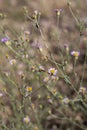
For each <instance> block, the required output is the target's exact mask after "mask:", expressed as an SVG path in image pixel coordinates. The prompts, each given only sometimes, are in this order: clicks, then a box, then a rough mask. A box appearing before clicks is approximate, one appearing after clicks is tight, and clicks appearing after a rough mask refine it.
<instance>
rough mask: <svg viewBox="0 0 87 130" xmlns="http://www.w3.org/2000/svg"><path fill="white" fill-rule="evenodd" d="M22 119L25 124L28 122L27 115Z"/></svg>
mask: <svg viewBox="0 0 87 130" xmlns="http://www.w3.org/2000/svg"><path fill="white" fill-rule="evenodd" d="M23 121H24V122H25V123H26V124H27V123H29V122H30V118H29V116H26V117H24V118H23Z"/></svg>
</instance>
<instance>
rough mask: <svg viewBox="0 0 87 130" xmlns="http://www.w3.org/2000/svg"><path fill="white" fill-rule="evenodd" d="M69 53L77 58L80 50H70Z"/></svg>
mask: <svg viewBox="0 0 87 130" xmlns="http://www.w3.org/2000/svg"><path fill="white" fill-rule="evenodd" d="M71 55H72V56H74V57H75V58H78V57H79V56H80V52H79V51H72V52H71Z"/></svg>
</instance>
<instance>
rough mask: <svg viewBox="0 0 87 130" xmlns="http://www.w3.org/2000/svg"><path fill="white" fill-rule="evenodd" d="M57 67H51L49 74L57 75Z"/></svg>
mask: <svg viewBox="0 0 87 130" xmlns="http://www.w3.org/2000/svg"><path fill="white" fill-rule="evenodd" d="M57 72H58V71H57V69H55V68H50V69H49V70H48V74H50V75H54V76H56V75H57Z"/></svg>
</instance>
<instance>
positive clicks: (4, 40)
mask: <svg viewBox="0 0 87 130" xmlns="http://www.w3.org/2000/svg"><path fill="white" fill-rule="evenodd" d="M8 40H9V38H8V37H4V38H2V39H1V42H3V43H6V42H7V41H8Z"/></svg>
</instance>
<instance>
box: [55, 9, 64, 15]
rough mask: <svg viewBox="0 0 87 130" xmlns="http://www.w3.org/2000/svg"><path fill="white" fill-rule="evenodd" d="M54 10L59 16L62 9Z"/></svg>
mask: <svg viewBox="0 0 87 130" xmlns="http://www.w3.org/2000/svg"><path fill="white" fill-rule="evenodd" d="M54 11H55V12H56V14H57V16H60V13H61V12H62V9H54Z"/></svg>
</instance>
